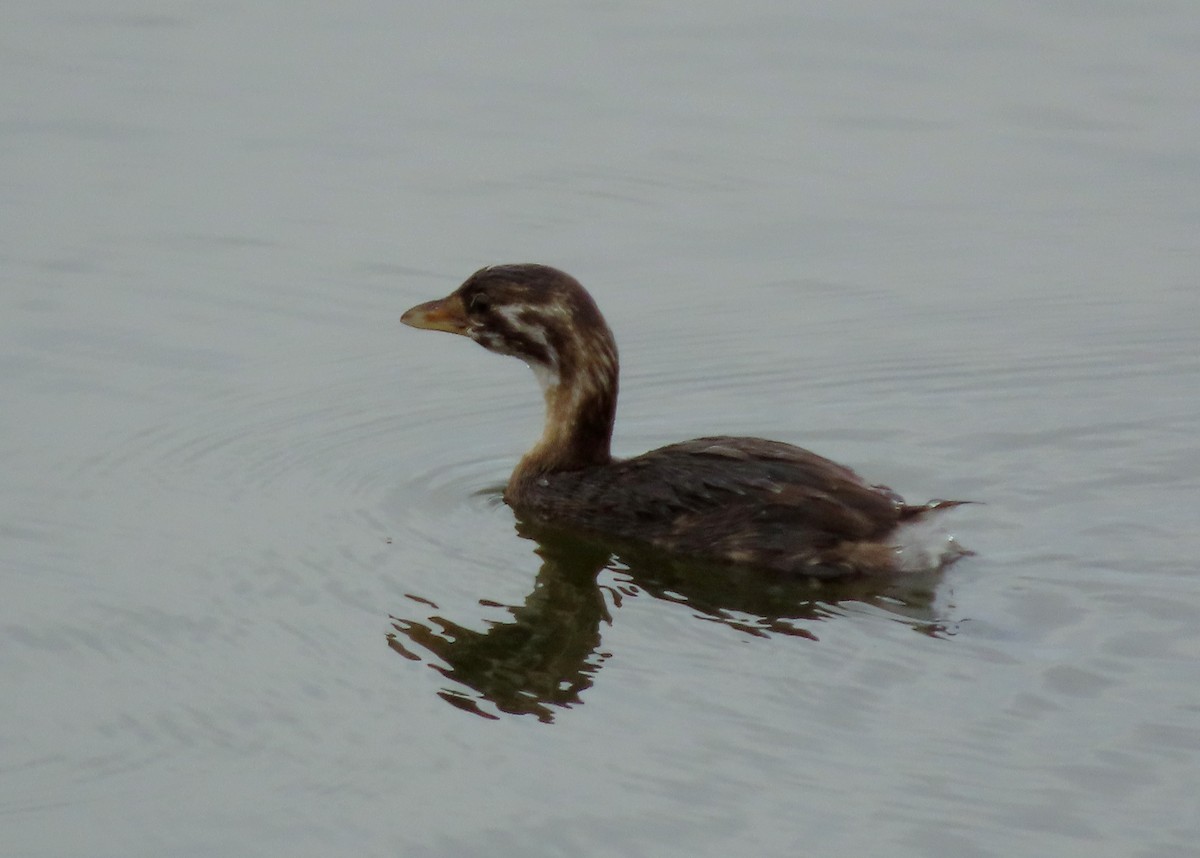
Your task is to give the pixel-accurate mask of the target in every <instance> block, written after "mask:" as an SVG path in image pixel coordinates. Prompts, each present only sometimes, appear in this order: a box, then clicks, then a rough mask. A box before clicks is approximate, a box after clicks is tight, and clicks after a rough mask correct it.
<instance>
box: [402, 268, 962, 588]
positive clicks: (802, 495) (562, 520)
mask: <svg viewBox="0 0 1200 858" xmlns="http://www.w3.org/2000/svg"><path fill="white" fill-rule="evenodd" d="M400 320H401V321H402V322H404V324H406V325H411V326H412V327H414V328H425V329H427V330H433V331H447V332H449V333H452V334H460V335H462V336H466V337H469V338H470V339H473V340H474V341H475V342H477V343H479V344H480V345H481V346H483V347H484V348H486V349H488V350H489V351H493V352H496V353H498V354H502V355H512V356H514V357H518V358H521V359H522V360H523V361H525V362H526V363H527V364H528V365H529V366H530V367H531V368H532V370H533V372H534V375H535V376H536V377H537V379H538V381H539V382H540V383H541V386H542V391H543V393H544V394H545V399H546V422H545V428H544V430H543V432H542V437H541V439H540V440H539V441H538V442H537V444H535V445H534V446H533V448H532V449H531V450H529V452H528V453H526V454H525V456H524V457H523V458H522V459H521V461H520V463H519V464H518V465H517V467H516V470H514V471H513V473H512V476H511V477H510V478H509V481H508V485H507V487H506V488H505V490H504V500H505V501H506V502H507V503H508V504H509V505H510V506H511V507H512V508H513V509H514V510H515V511H516V512H517V514H518V515H519V516H521V517H527V518H529V519H532V520H533V521H535V522H542V523H546V524H552V525H563V526H566V527H569V528H577V529H581V530H586V531H590V532H593V533H595V534H600V535H608V536H610V537H616V538H618V539H622V540H629V541H632V542H634V543H640V544H646V545H649V546H652V547H654V548H657V549H661V550H663V551H666V552H668V553H671V554H674V555H678V556H681V557H688V558H695V559H699V560H711V561H717V562H725V563H734V564H745V565H751V566H757V567H762V568H764V569H769V570H774V571H776V572H781V573H789V574H800V575H807V576H813V577H818V578H829V577H835V576H839V575H854V574H859V575H889V574H894V573H898V572H901V571H906V569H907V566H906V564H903V563H902V562H901V551H900V544H899V543H900V540H899V530H900V529H901V528H902V527H903V526H905V525H907V524H910V523H915V522H917V521H919V520H920V519H922V518H923V517H925V516H926V515H928V514H929V513H931V512H935V511H937V510H943V509H947V508H949V507H953V506H957V505H959V504H961V503H966V502H965V501H945V500H935V501H930V502H929V503H926V504H920V505H916V506H913V505H910V504H906V503H905V502H904V499H903V498H901V497H900V496H899V495H897V494H896V493H895V492H893V491H892V490H891V489H889V488H887V487H886V486H875V485H870V484H868V483H867V482H865V481H864V480H863V479H862V478H861V477H859V476H858V475H857V474H856V473H854V471H852V470H850V469H849V468H846V467H844V466H842V465H839V464H837V463H836V462H832V461H830V460H829V459H826V458H824V457H822V456H818V455H817V454H815V453H811V452H809V451H808V450H804V449H801V448H800V447H794V446H792V445H791V444H784V443H780V442H778V441H766V440H763V439H761V438H740V437H728V436H714V437H709V438H697V439H695V440H693V441H684V442H682V443H679V444H671V445H669V446H667V447H661V448H659V449H657V450H652V451H650V452H649V453H644V454H642V455H641V456H637V457H635V458H632V459H614V458H613V456H612V454H611V452H610V449H609V448H610V442H611V439H612V431H613V420H614V418H615V415H616V407H617V374H618V364H617V345H616V341H615V340H614V339H613V335H612V332H611V331H610V330H609V328H608V324H607V323H606V322H605V321H604V317H603V316H602V315H601V314H600V311H599V309H597V307H596V303H595V302H594V301H593V300H592V297H591V296H590V295H589V294H588V293H587V291H586V290H585V289H584V288H583V286H581V285H580V284H579V282H578V281H577V280H576V279H575V278H574V277H571V276H570V275H569V274H566V273H565V272H563V271H559V270H558V269H555V268H551V267H549V266H546V265H532V264H519V265H494V266H491V267H488V268H483V269H481V270H479V271H477V272H475V274H473V275H471V277H469V278H468V279H467V281H466V282H465V283H463V284H462V285H461V286H460V287H459V288H458V289H456V290H455V291H454V292H453V293H451V294H450V295H449V296H447V297H445V298H442V299H440V300H437V301H429V302H427V303H424V304H420V305H418V306H416V307H413V308H412V309H410V310H408V311H407V312H406V313H404V315H403V316H402V317H401V319H400ZM963 553H968V552H965V551H963V549H960V548H958V549H956V550H955V551H954V552H948V553H947V554H945V555H941V556H939V557H938V558H936V559H934V560H931V561H930V563H929V566H931V567H933V568H936V567H938V566H940V565H944V564H945V563H947V562H950V561H952V560H953V559H955V558H956V557H957V556H959V555H961V554H963Z"/></svg>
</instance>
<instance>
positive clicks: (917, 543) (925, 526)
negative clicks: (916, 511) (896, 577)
mask: <svg viewBox="0 0 1200 858" xmlns="http://www.w3.org/2000/svg"><path fill="white" fill-rule="evenodd" d="M895 548H896V556H897V566H898V567H899V569H900V571H901V572H929V571H931V570H936V569H941V568H942V567H943V566H945V565H947V564H948V563H953V562H954V561H955V560H957V559H958V558H960V557H962V556H963V555H965V554H970V553H971V552H970V551H969V550H968V549H966V548H963V547H962V546H961V545H959V544H958V541H957V540H956V539H955V538H954V536H953V535H952V534H951V533H950V532H949V531H948V530H947V529H946V527H945V526H944V525H943V524H941V523H940V522H938V520H937V514H936V513H935V514H934V516H933V518H931V519H929V520H926V521H915V522H911V523H909V524H903V525H901V526H900V528H899V529H898V530H897V531H896V535H895Z"/></svg>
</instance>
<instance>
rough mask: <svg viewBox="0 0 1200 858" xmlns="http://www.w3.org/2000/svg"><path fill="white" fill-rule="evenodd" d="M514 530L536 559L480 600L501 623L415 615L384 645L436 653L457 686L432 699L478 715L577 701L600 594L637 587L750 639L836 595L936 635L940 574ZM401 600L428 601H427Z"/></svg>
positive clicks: (543, 716)
mask: <svg viewBox="0 0 1200 858" xmlns="http://www.w3.org/2000/svg"><path fill="white" fill-rule="evenodd" d="M518 531H519V532H520V534H521V535H522V536H524V537H526V538H527V539H532V540H534V541H536V542H537V543H538V549H537V553H538V554H539V555H540V556H541V558H542V568H541V569H540V570H539V572H538V576H537V579H536V581H535V582H534V587H533V591H532V592H531V593H530V594H529V596H528V597H527V598H526V599H525V602H524V604H522V605H519V606H498V605H496V604H495V603H491V602H481V604H482V605H484V606H485V607H505V609H506V610H507V611H508V612H509V613H510V614H511V615H512V620H511V622H493V623H491V625H490V627H489V628H488V629H487V630H486V631H483V632H479V631H475V630H473V629H469V628H466V627H464V626H461V625H459V624H458V623H455V622H452V621H450V620H446V619H444V618H441V617H436V616H435V617H431V618H429V619H428V620H427V621H426V622H421V621H418V620H409V619H402V618H400V617H395V616H393V617H392V618H391V619H392V626H393V629H394V631H393V632H392V633H390V634H389V635H388V644H389V646H391V647H392V649H394V650H395V651H396V652H398V653H400V654H401V655H403V656H404V657H405V658H408V659H412V660H414V661H420V660H421V656H420V655H419V654H417V653H416V652H414V651H413V650H412V649H409V648H408V647H407V646H405V644H406V643H409V644H415V645H416V646H417V647H419V648H420V649H422V650H425V651H426V652H427V653H430V654H432V655H433V656H435V657H436V658H437V659H439V660H440V661H441V664H433V665H432V666H433V667H434V668H435V669H436V670H438V671H439V672H441V673H442V674H443V675H444V676H446V677H447V678H448V679H452V680H454V681H455V682H456V683H460V684H461V685H462V686H465V688H462V687H458V688H448V689H443V690H441V691H439V692H438V694H439V696H441V697H442V698H443V699H444V700H446V701H447V702H448V703H451V704H452V705H454V706H457V707H458V708H460V709H464V710H466V711H469V712H473V713H475V714H477V715H480V716H481V717H484V718H496V717H498V716H496V715H494V714H492V713H491V712H489V711H487V710H485V709H483V708H481V706H480V702H481V701H487V702H490V704H491V705H492V706H493V707H494V708H495V709H497V710H499V711H500V712H506V713H510V714H517V715H527V714H528V715H535V716H537V718H538V719H539V720H541V721H544V722H550V721H553V720H554V707H561V708H568V707H570V706H572V705H574V704H579V703H581V702H582V700H581V699H580V694H581V693H582V692H583V691H585V690H586V689H587V688H589V687H590V686H591V684H592V681H593V677H594V675H595V674H596V672H597V671H599V670H600V668H601V667H602V666H603V663H604V661H605V660H606V659H607V658H608V657H609V655H610V654H609V653H606V652H603V651H602V650H601V649H600V624H601V623H602V622H604V623H610V622H612V618H611V616H610V614H609V611H608V603H609V601H611V603H612V605H613V606H614V607H616V608H620V606H621V604H622V601H623V599H624V598H626V597H633V596H638V595H641V594H643V593H645V594H648V595H651V596H654V597H655V598H658V599H662V600H664V601H668V602H674V603H676V604H680V605H686V606H687V607H688V608H689V609H691V610H692V611H694V612H695V616H696V617H697V618H698V619H703V620H708V621H711V622H716V623H722V624H725V625H727V626H730V627H731V628H734V629H737V630H739V631H741V632H744V633H746V634H750V635H755V636H759V637H765V636H767V635H769V634H771V633H776V634H784V635H791V636H795V637H802V638H807V639H810V640H814V641H815V640H817V637H816V635H815V634H813V633H812V632H811V631H810V630H809V629H807V628H805V627H804V626H801V625H798V624H797V622H796V621H810V622H815V621H820V620H826V619H830V618H833V617H837V616H841V615H842V613H843V611H841V610H840V609H839V605H840V604H841V603H860V604H867V605H873V606H876V607H879V608H882V609H884V610H886V611H888V612H890V613H893V614H895V615H897V616H899V617H901V618H903V619H904V620H905V622H908V623H909V624H910V625H911V626H912V627H913V629H914V630H916V631H919V632H921V633H924V634H929V635H934V636H940V635H942V634H946V633H947V629H946V627H945V626H944V625H943V624H942V623H941V622H940V621H939V620H938V618H937V616H936V614H935V611H934V589H935V586H936V584H937V580H938V578H939V577H940V576H938V575H937V574H936V573H929V574H926V575H920V576H906V577H904V578H903V579H900V580H890V581H884V580H873V579H862V578H856V579H850V580H845V581H815V580H812V579H807V578H799V579H797V578H790V577H789V578H782V577H779V576H768V575H766V574H764V573H763V572H761V571H759V570H754V569H743V568H729V567H723V566H709V565H704V564H697V563H695V562H685V561H681V560H679V559H677V558H671V557H665V556H662V555H659V554H656V553H650V552H647V551H646V550H644V549H640V548H628V549H627V548H626V547H621V548H620V550H619V552H618V554H617V555H615V557H617V558H619V560H618V561H617V562H614V554H613V553H612V550H611V549H612V545H611V543H608V544H606V546H604V547H601V546H599V545H597V544H595V543H593V542H590V541H585V540H583V539H581V538H579V537H578V536H574V535H571V534H567V533H563V532H560V531H555V530H551V529H547V528H544V527H541V526H537V527H535V526H532V525H530V524H527V523H521V524H519V525H518ZM606 568H608V569H611V570H612V571H613V572H614V574H615V575H617V576H618V581H617V582H615V583H614V584H613V585H607V586H602V585H601V584H600V583H598V581H597V576H598V574H599V573H600V572H601V571H602V570H604V569H606ZM606 595H607V597H608V601H606V599H605V596H606ZM410 598H412V599H413V600H414V601H416V602H420V603H422V604H426V605H428V606H430V607H432V608H433V609H435V610H436V609H437V606H436V605H434V604H433V603H432V602H429V601H428V600H425V599H422V598H420V597H417V596H410ZM467 689H471V690H473V691H474V692H475V694H474V695H472V694H470V693H469V692H468V691H467Z"/></svg>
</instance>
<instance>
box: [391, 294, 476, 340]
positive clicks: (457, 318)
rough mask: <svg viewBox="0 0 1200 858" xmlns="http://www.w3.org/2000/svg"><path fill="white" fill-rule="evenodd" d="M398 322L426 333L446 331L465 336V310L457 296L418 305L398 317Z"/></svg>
mask: <svg viewBox="0 0 1200 858" xmlns="http://www.w3.org/2000/svg"><path fill="white" fill-rule="evenodd" d="M400 321H401V322H403V323H404V324H406V325H410V326H411V327H414V328H424V329H425V330H427V331H446V332H447V333H451V334H466V332H467V308H466V307H464V306H463V302H462V299H461V298H460V297H458V295H449V296H447V297H445V298H439V299H438V300H436V301H426V302H425V303H424V304H418V305H417V306H415V307H413V308H412V309H411V310H408V311H407V312H405V314H404V315H403V316H401V317H400Z"/></svg>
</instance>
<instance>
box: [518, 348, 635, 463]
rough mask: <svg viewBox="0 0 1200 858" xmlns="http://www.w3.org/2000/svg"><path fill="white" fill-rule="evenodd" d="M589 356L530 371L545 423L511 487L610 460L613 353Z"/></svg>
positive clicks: (614, 390) (595, 352)
mask: <svg viewBox="0 0 1200 858" xmlns="http://www.w3.org/2000/svg"><path fill="white" fill-rule="evenodd" d="M587 357H588V358H589V359H588V360H584V361H573V362H572V361H560V362H559V363H558V365H557V366H555V367H553V368H547V367H543V366H537V365H535V366H534V367H533V369H534V373H535V374H536V375H537V377H538V381H540V382H541V384H542V391H543V393H544V394H545V398H546V422H545V426H544V428H543V430H542V437H541V439H540V440H539V441H538V442H537V444H535V445H534V446H533V448H532V449H531V450H529V452H528V453H526V454H525V456H524V457H523V458H522V459H521V462H520V464H519V465H517V469H516V471H514V472H513V476H512V480H511V481H510V485H515V484H519V483H522V482H527V481H529V480H533V479H536V478H538V477H540V476H542V475H544V474H549V473H554V472H556V471H574V470H579V469H581V468H587V467H591V466H593V465H604V464H607V463H609V462H611V461H612V454H611V451H610V448H611V443H612V431H613V421H614V419H615V417H616V412H617V372H618V369H617V356H616V349H615V348H605V349H601V350H593V351H592V353H591V354H590V355H588V356H587Z"/></svg>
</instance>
